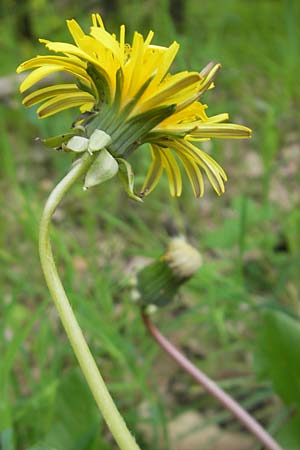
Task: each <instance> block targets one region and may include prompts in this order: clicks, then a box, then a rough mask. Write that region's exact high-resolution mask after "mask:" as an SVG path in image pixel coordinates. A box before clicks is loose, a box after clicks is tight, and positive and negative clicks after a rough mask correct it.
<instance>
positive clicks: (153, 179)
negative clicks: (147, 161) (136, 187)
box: [140, 145, 163, 197]
mask: <svg viewBox="0 0 300 450" xmlns="http://www.w3.org/2000/svg"><path fill="white" fill-rule="evenodd" d="M150 149H151V156H152V163H151V166H150V168H149V170H148V173H147V175H146V179H145V181H144V184H143V187H142V190H141V193H140V196H141V197H143V196H146V195H148V194H150V192H152V191H153V189H154V188H155V186H156V185H157V183H158V182H159V179H160V177H161V174H162V170H163V166H162V161H161V157H160V152H159V150H157V148H156V145H151V146H150Z"/></svg>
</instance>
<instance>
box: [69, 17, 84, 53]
mask: <svg viewBox="0 0 300 450" xmlns="http://www.w3.org/2000/svg"><path fill="white" fill-rule="evenodd" d="M67 26H68V28H69V31H70V33H71V35H72V37H73V39H74V42H75V43H76V45H78V47H80V40H81V39H82V38H83V37H84V36H85V34H84V32H83V31H82V29H81V27H80V26H79V25H78V23H77V22H76V20H74V19H72V20H67Z"/></svg>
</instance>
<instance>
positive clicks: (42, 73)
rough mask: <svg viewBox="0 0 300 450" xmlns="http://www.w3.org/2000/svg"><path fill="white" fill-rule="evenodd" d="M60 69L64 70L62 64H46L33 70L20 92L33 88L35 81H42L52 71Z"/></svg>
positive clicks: (22, 84) (21, 86)
mask: <svg viewBox="0 0 300 450" xmlns="http://www.w3.org/2000/svg"><path fill="white" fill-rule="evenodd" d="M60 70H63V69H62V67H61V66H54V65H45V66H42V67H39V68H38V69H35V70H33V72H31V73H30V74H29V75H27V77H26V78H25V80H24V81H23V82H22V83H21V85H20V92H21V93H22V92H24V91H26V90H27V89H29V88H31V86H33V85H34V84H35V83H37V82H38V81H40V80H41V79H42V78H44V77H46V76H47V75H50V74H51V73H54V72H58V71H60Z"/></svg>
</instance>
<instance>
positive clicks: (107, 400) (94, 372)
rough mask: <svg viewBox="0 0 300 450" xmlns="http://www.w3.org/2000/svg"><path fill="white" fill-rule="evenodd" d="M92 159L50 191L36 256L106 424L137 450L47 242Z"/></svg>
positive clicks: (124, 448) (127, 449)
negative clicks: (64, 202)
mask: <svg viewBox="0 0 300 450" xmlns="http://www.w3.org/2000/svg"><path fill="white" fill-rule="evenodd" d="M94 159H95V157H94V155H89V154H85V155H84V156H83V157H82V158H81V159H80V160H79V161H78V162H77V163H76V164H75V165H74V166H73V167H72V168H71V170H70V171H69V173H68V174H67V175H66V176H65V177H64V178H63V179H62V180H61V181H60V182H59V183H58V185H57V186H56V187H55V188H54V189H53V191H52V192H51V194H50V196H49V198H48V200H47V202H46V205H45V208H44V211H43V214H42V218H41V222H40V233H39V250H40V258H41V264H42V269H43V272H44V275H45V278H46V282H47V285H48V288H49V291H50V293H51V295H52V298H53V300H54V303H55V306H56V308H57V311H58V313H59V316H60V319H61V321H62V324H63V326H64V328H65V331H66V333H67V335H68V338H69V341H70V343H71V345H72V347H73V350H74V353H75V355H76V357H77V359H78V362H79V365H80V367H81V370H82V372H83V374H84V376H85V378H86V381H87V383H88V385H89V387H90V390H91V392H92V394H93V396H94V398H95V400H96V403H97V405H98V407H99V409H100V411H101V413H102V415H103V417H104V419H105V421H106V423H107V426H108V427H109V429H110V431H111V433H112V435H113V436H114V438H115V440H116V442H117V444H118V446H119V448H120V449H121V450H140V448H139V446H138V445H137V443H136V442H135V439H134V437H133V436H132V435H131V434H130V432H129V430H128V428H127V426H126V424H125V422H124V419H123V418H122V416H121V415H120V413H119V411H118V410H117V408H116V406H115V404H114V402H113V399H112V398H111V396H110V394H109V392H108V390H107V387H106V385H105V382H104V380H103V378H102V376H101V374H100V372H99V369H98V368H97V365H96V363H95V360H94V358H93V356H92V354H91V352H90V349H89V347H88V345H87V343H86V341H85V338H84V336H83V334H82V331H81V328H80V326H79V324H78V322H77V320H76V317H75V315H74V312H73V310H72V308H71V305H70V303H69V300H68V298H67V296H66V293H65V290H64V288H63V285H62V283H61V281H60V278H59V275H58V273H57V269H56V266H55V262H54V259H53V254H52V250H51V244H50V230H49V228H50V224H51V217H52V215H53V213H54V212H55V210H56V208H57V206H58V205H59V203H60V201H61V200H62V198H63V197H64V195H65V194H66V192H67V191H68V190H69V189H70V187H71V186H72V185H73V184H74V183H75V181H76V180H77V179H78V178H79V177H81V176H83V175H84V174H85V173H86V171H87V169H88V168H89V167H90V165H91V164H92V162H93V161H94Z"/></svg>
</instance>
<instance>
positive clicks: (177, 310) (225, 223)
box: [0, 0, 300, 450]
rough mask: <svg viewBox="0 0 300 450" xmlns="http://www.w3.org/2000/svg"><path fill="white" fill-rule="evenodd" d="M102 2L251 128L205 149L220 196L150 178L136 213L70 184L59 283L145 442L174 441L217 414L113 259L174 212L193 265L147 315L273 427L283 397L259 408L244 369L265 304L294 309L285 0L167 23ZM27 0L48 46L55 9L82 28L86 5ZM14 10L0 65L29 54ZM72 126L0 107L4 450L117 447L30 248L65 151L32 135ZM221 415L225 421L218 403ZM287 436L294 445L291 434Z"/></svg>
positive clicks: (161, 239)
mask: <svg viewBox="0 0 300 450" xmlns="http://www.w3.org/2000/svg"><path fill="white" fill-rule="evenodd" d="M116 3H117V4H118V3H119V7H118V8H117V12H118V13H117V14H114V13H113V12H112V11H110V10H109V8H108V7H107V6H106V7H105V3H103V8H102V9H103V11H104V15H105V19H106V22H107V23H108V24H110V26H111V27H112V28H113V29H115V30H117V25H118V24H119V23H123V22H124V23H127V24H128V33H129V35H131V33H132V32H133V30H134V29H135V28H139V29H141V30H144V31H145V32H146V30H147V29H148V28H151V29H153V30H154V31H155V32H156V35H155V36H156V40H155V42H156V43H162V44H169V43H170V42H171V41H173V40H174V39H176V40H177V41H178V42H180V43H181V52H180V55H179V57H178V59H177V60H176V61H177V62H176V67H175V69H176V70H179V69H183V68H185V67H187V68H188V69H193V70H194V69H195V70H197V69H201V68H202V67H203V66H204V65H205V64H206V63H207V62H209V61H210V60H215V61H220V62H221V63H222V66H223V69H222V71H221V72H220V74H219V75H218V78H217V80H216V89H214V90H213V91H210V92H209V93H208V94H206V96H205V101H207V103H208V104H209V113H210V114H215V113H218V112H223V111H228V112H229V113H230V115H231V120H232V121H233V122H235V121H236V122H238V123H244V124H246V125H248V126H250V127H251V128H253V130H254V135H253V139H252V140H251V141H250V142H241V141H239V142H236V141H234V142H232V141H230V142H229V141H228V142H214V143H213V145H212V147H211V152H212V154H213V155H214V156H215V157H216V158H217V159H218V161H219V162H221V163H222V165H223V166H224V167H225V169H226V171H227V172H228V174H229V182H228V184H227V191H226V193H225V195H224V196H223V197H221V198H217V197H216V196H215V195H214V194H213V193H212V192H211V190H210V188H209V187H208V186H207V192H206V196H205V197H204V198H203V199H202V200H194V199H192V194H191V190H190V187H189V185H188V183H185V189H184V193H183V196H182V198H180V199H178V200H174V199H171V198H170V197H169V194H168V188H167V182H166V180H163V181H162V182H161V183H160V185H159V187H158V188H157V189H156V191H155V192H154V193H153V194H152V195H151V196H150V197H149V198H147V199H146V201H145V203H144V205H136V204H134V203H133V202H131V201H130V200H128V199H127V198H126V196H125V194H123V193H122V192H121V190H120V186H119V184H118V182H117V181H115V180H112V181H110V182H108V183H106V184H105V185H103V186H101V187H99V188H97V189H93V190H91V191H90V192H89V193H88V194H87V193H85V192H83V191H82V188H81V186H80V185H77V186H76V187H75V188H74V189H73V190H72V192H70V193H69V195H68V196H67V198H66V199H65V201H64V203H63V207H62V208H61V209H60V211H59V214H58V215H57V217H56V220H55V227H54V230H53V241H54V250H55V255H56V259H57V262H58V265H59V268H60V272H61V274H62V278H63V281H64V284H65V288H66V291H67V292H68V294H69V295H70V299H71V302H72V304H73V306H74V309H75V311H76V315H77V317H78V319H79V321H80V324H81V325H82V327H83V329H84V331H85V334H86V336H87V338H88V341H89V343H90V345H91V348H92V350H93V353H94V355H95V357H96V359H97V362H98V364H99V366H100V367H101V368H102V371H103V374H104V377H105V379H106V380H107V382H108V385H109V388H110V390H111V392H112V394H113V396H114V398H115V399H116V401H117V404H118V406H119V407H120V409H121V411H122V412H123V413H124V416H125V418H126V421H127V422H128V423H129V425H130V428H131V429H132V430H134V432H135V433H136V436H137V438H138V441H139V442H140V444H141V446H142V448H143V449H144V450H147V449H149V450H153V449H155V450H171V447H170V444H169V436H168V423H170V422H171V421H172V419H173V418H174V417H177V416H178V415H180V414H182V413H183V412H184V411H188V410H191V409H193V410H195V411H199V412H201V413H203V414H204V417H205V418H206V421H205V424H206V425H208V424H209V421H210V420H213V422H214V423H221V424H223V423H224V420H225V419H224V412H223V410H222V409H221V408H220V407H219V406H218V405H217V404H216V403H215V402H214V401H212V400H210V399H209V398H208V397H207V396H206V395H204V394H203V392H202V391H201V390H200V388H198V387H195V386H194V385H193V383H192V382H191V380H190V379H189V378H188V377H187V376H186V375H184V374H181V372H180V371H179V369H178V370H177V369H175V368H174V369H172V368H171V369H170V368H169V367H168V365H169V362H168V359H167V358H166V357H165V356H163V355H162V354H161V353H160V351H159V350H158V349H157V348H156V346H155V344H154V343H152V341H150V339H149V337H148V336H147V335H146V332H145V330H144V328H143V325H142V322H141V320H140V316H139V310H138V308H137V307H136V305H135V304H134V303H133V302H132V301H131V298H130V293H129V290H128V289H127V288H126V277H127V267H128V265H129V264H131V263H132V262H133V261H135V260H136V259H137V258H139V257H150V258H152V257H157V256H159V255H160V254H161V253H162V252H163V249H164V246H165V244H166V242H167V239H168V238H167V232H166V229H165V224H166V223H167V222H168V221H172V223H174V224H175V226H176V227H177V228H178V230H179V231H180V232H182V233H184V234H186V235H187V236H188V237H189V239H190V240H191V242H192V243H193V244H194V245H195V246H197V247H198V248H199V249H200V251H201V253H202V255H203V259H204V265H203V267H202V268H201V270H200V271H199V273H198V274H197V275H196V276H195V277H194V278H193V279H192V280H191V281H190V282H189V284H188V285H187V286H186V287H185V288H184V289H183V290H182V293H181V295H180V297H179V298H178V300H177V301H176V302H175V303H174V304H173V305H171V306H170V307H168V308H166V309H164V310H162V311H161V313H160V314H159V315H158V316H157V323H158V324H159V326H160V328H161V329H162V330H164V332H165V333H166V334H167V335H169V336H170V337H171V338H173V339H174V340H176V341H177V342H178V344H179V345H180V346H182V347H183V348H185V349H186V350H187V352H188V353H189V355H190V356H191V357H192V359H193V360H194V362H195V363H196V364H199V366H201V367H202V368H203V369H204V370H206V371H207V373H209V374H210V375H211V376H212V377H213V378H215V379H217V380H219V381H220V382H221V383H223V384H224V386H225V387H226V389H228V391H229V392H231V393H232V394H233V395H235V396H236V398H238V399H239V400H240V401H241V402H242V403H243V404H244V405H245V406H247V405H248V407H249V408H250V409H251V410H252V411H254V414H255V415H256V416H257V417H258V418H259V419H260V420H262V422H263V423H264V424H265V425H266V426H272V424H273V425H274V424H275V425H274V427H275V428H276V426H277V427H278V428H280V426H281V425H282V423H283V424H284V423H285V422H286V419H285V418H284V417H285V416H284V415H285V414H286V411H287V408H288V407H290V405H285V403H284V401H285V399H284V398H283V403H282V404H281V403H280V402H278V401H274V398H275V392H276V383H275V385H274V383H273V384H272V381H273V379H272V370H271V369H270V371H269V372H268V373H267V374H265V375H264V377H260V378H259V377H258V376H256V375H255V370H254V369H255V368H257V365H259V362H258V359H257V357H256V356H255V355H256V345H257V344H256V342H257V336H258V335H259V333H260V328H261V324H262V323H264V322H263V320H264V319H263V317H264V311H265V310H266V309H268V310H281V311H286V312H288V314H289V315H291V316H293V317H294V318H296V319H299V294H300V292H299V282H298V280H299V263H298V262H299V254H300V241H299V225H300V216H299V210H298V208H299V190H298V189H299V178H300V177H299V167H300V157H299V144H298V142H299V129H298V123H299V100H300V88H299V81H298V77H299V69H300V62H299V45H300V44H299V43H300V36H299V34H300V31H299V26H298V23H299V19H300V11H299V9H300V7H299V2H297V1H296V0H295V1H292V0H291V1H288V0H286V1H284V0H282V1H277V2H274V1H271V0H264V1H258V0H254V1H251V2H245V1H242V0H227V1H226V2H224V1H221V0H215V1H214V2H200V3H199V2H194V1H192V0H188V1H186V2H183V3H184V11H183V12H182V17H183V19H182V21H181V22H180V23H179V24H178V23H176V22H174V20H173V19H172V17H171V16H170V14H169V2H168V1H164V2H158V1H155V0H148V1H145V2H144V4H143V7H141V4H140V2H137V1H133V0H131V1H128V2H126V4H124V5H123V4H122V2H116ZM174 3H175V2H174ZM28 7H29V8H31V9H30V12H31V13H30V15H31V18H32V31H33V35H34V36H36V37H39V36H43V37H47V38H50V39H57V40H59V39H67V34H66V31H65V27H64V20H63V18H64V17H66V18H67V17H71V16H76V17H77V18H78V19H79V20H80V22H81V23H82V24H86V25H87V24H88V11H90V10H91V11H92V10H94V9H93V8H92V6H91V7H86V9H87V10H88V11H83V10H82V6H81V4H79V2H74V5H72V8H73V7H74V9H73V10H72V12H71V11H70V10H71V8H70V6H69V5H68V3H66V4H64V6H61V4H60V3H59V2H52V3H49V4H48V3H47V2H46V1H43V0H42V1H39V2H37V1H33V0H32V1H29V2H28ZM100 9H101V8H100ZM13 11H14V8H13V2H8V8H7V10H6V11H5V12H4V13H3V14H2V15H1V19H0V20H1V26H2V27H3V29H4V30H5V33H3V40H2V43H1V46H2V49H3V51H4V53H5V55H6V58H4V59H3V64H1V68H0V70H1V74H2V75H8V74H13V72H14V70H15V67H16V66H17V64H18V63H19V62H21V61H22V60H23V59H26V58H29V57H32V56H34V55H35V54H36V52H41V51H42V50H41V48H40V47H39V49H38V50H37V46H36V43H35V42H34V41H32V40H26V39H24V38H23V39H21V37H20V31H18V29H17V27H16V15H13ZM54 35H55V38H54ZM34 39H35V38H34ZM71 121H72V114H71V113H63V114H61V118H60V119H59V120H58V119H56V118H50V119H46V120H44V121H39V120H37V119H36V117H35V115H34V111H31V110H30V111H29V110H25V109H24V108H23V107H22V106H21V105H20V98H19V95H18V94H16V95H14V96H13V98H12V99H10V100H9V101H7V102H6V103H4V104H3V105H1V109H0V144H1V147H0V148H1V150H0V172H1V178H0V192H1V193H0V202H1V209H0V219H1V220H0V267H1V270H0V294H1V297H0V298H1V301H0V310H1V314H0V331H1V340H0V353H1V359H0V448H1V450H19V449H21V450H23V449H24V450H25V449H26V450H29V449H33V448H35V449H36V450H37V449H38V448H43V449H44V448H54V449H56V450H75V449H76V450H96V449H102V450H106V449H107V450H110V449H113V448H115V446H114V444H113V443H112V441H111V438H110V436H109V433H108V432H107V430H106V427H105V426H104V424H103V421H102V419H101V418H100V417H99V414H98V413H97V410H96V407H95V405H94V403H93V400H92V398H91V396H90V394H89V392H88V390H87V388H86V386H85V382H84V381H83V379H82V376H81V375H80V373H79V370H78V368H77V364H76V361H75V360H74V356H73V353H72V351H71V349H70V346H69V344H68V342H67V339H66V336H65V334H64V332H63V330H62V328H61V326H60V323H59V320H58V318H57V315H56V313H55V311H54V308H53V305H52V303H51V302H50V299H49V294H48V292H47V289H46V287H45V283H44V280H43V277H42V274H41V270H40V267H39V261H38V254H37V226H38V220H39V216H40V214H41V210H42V207H43V202H44V201H45V199H46V197H47V194H48V192H49V191H50V189H51V187H52V186H53V185H54V184H55V183H56V182H57V181H58V180H59V179H60V178H61V177H62V176H63V174H64V173H65V172H66V171H67V170H68V167H69V165H70V162H71V161H70V157H69V155H67V154H61V153H59V152H54V151H53V152H52V151H51V150H48V149H45V148H43V147H41V145H40V144H39V143H37V142H36V141H34V138H35V137H36V136H43V137H46V136H51V135H54V134H58V133H60V132H63V131H65V130H66V129H68V128H69V126H70V123H71ZM297 146H298V147H297ZM297 148H298V151H297ZM146 155H147V151H146V150H145V149H141V150H140V151H139V154H136V155H134V157H133V161H134V164H135V166H134V167H135V172H136V175H137V183H139V184H141V183H142V179H143V175H144V174H145V171H146V168H147V164H148V158H147V156H146ZM178 330H180V333H178ZM260 357H261V356H260ZM254 360H255V361H256V362H255V364H254ZM163 367H165V369H166V370H165V373H164V372H161V368H163ZM274 370H275V369H274ZM287 371H288V368H287ZM257 372H258V373H260V370H259V369H257ZM176 380H179V381H178V382H177V384H176ZM174 386H177V388H176V387H174ZM178 386H179V387H178ZM291 388H293V387H291ZM279 394H280V392H279ZM294 409H295V410H296V411H299V405H296V406H295V405H294ZM142 411H143V412H142ZM211 417H213V419H211ZM282 417H283V418H282ZM225 418H227V419H226V420H227V422H226V420H225V423H227V425H226V426H227V427H229V428H232V427H233V429H234V427H235V426H234V424H233V422H232V421H230V420H229V419H228V415H227V414H226V413H225ZM293 420H296V421H297V420H298V418H297V417H296V418H295V417H294V418H293ZM276 421H277V422H278V425H276V423H277V422H276ZM288 426H289V427H290V428H288V430H292V428H293V429H294V428H297V427H296V426H295V425H294V424H293V423H288ZM145 427H146V429H147V432H145V431H144V429H145ZM274 431H275V430H274ZM287 434H288V435H289V436H294V435H296V432H294V434H293V431H288V432H287V431H283V432H281V435H280V436H281V438H282V439H283V442H288V441H287V440H284V439H286V437H285V436H286V435H287ZM282 436H283V437H282ZM289 439H290V437H289ZM294 439H296V441H294V442H297V444H296V446H297V445H298V447H300V440H299V436H296V437H295V438H294ZM297 439H298V441H297ZM290 441H291V442H292V440H291V439H290ZM39 443H40V444H41V445H40V446H39ZM286 445H287V447H286V448H291V449H292V448H294V447H292V445H294V444H290V443H287V444H286Z"/></svg>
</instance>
